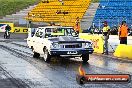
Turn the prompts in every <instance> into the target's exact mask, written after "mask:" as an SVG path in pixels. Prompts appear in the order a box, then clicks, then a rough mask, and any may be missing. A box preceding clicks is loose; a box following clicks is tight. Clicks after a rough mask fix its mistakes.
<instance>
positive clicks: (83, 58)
mask: <svg viewBox="0 0 132 88" xmlns="http://www.w3.org/2000/svg"><path fill="white" fill-rule="evenodd" d="M82 60H83V63H87V61H88V60H89V54H84V55H82Z"/></svg>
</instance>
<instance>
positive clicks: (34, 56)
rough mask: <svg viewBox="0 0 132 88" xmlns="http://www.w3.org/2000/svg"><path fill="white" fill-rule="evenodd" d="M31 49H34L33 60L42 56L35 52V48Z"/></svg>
mask: <svg viewBox="0 0 132 88" xmlns="http://www.w3.org/2000/svg"><path fill="white" fill-rule="evenodd" d="M31 49H32V51H33V53H34V54H33V58H39V57H40V54H39V53H36V52H35V51H34V48H33V47H31Z"/></svg>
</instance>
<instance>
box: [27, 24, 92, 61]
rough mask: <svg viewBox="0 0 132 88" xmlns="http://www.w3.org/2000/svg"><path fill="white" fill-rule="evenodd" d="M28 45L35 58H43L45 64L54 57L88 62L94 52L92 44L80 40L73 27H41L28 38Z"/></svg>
mask: <svg viewBox="0 0 132 88" xmlns="http://www.w3.org/2000/svg"><path fill="white" fill-rule="evenodd" d="M27 44H28V46H29V48H31V49H32V51H33V53H34V55H33V57H34V58H38V57H40V56H42V57H43V58H44V61H45V62H50V60H51V57H53V56H60V57H82V60H83V62H87V61H88V60H89V54H92V53H93V51H94V50H93V48H92V42H91V41H87V40H83V39H80V38H79V37H78V34H77V33H76V32H75V31H74V29H73V28H72V27H62V26H47V27H39V28H37V30H36V31H35V34H34V36H33V37H28V38H27Z"/></svg>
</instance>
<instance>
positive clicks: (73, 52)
mask: <svg viewBox="0 0 132 88" xmlns="http://www.w3.org/2000/svg"><path fill="white" fill-rule="evenodd" d="M93 51H94V50H93V48H88V49H82V48H81V49H78V48H76V49H75V48H74V49H72V48H71V49H66V48H63V49H51V50H50V54H51V55H67V56H74V55H75V56H76V55H82V54H92V53H93Z"/></svg>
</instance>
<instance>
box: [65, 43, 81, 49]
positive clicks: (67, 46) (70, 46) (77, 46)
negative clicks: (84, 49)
mask: <svg viewBox="0 0 132 88" xmlns="http://www.w3.org/2000/svg"><path fill="white" fill-rule="evenodd" d="M64 47H65V48H81V46H80V45H79V44H76V45H65V46H64Z"/></svg>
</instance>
